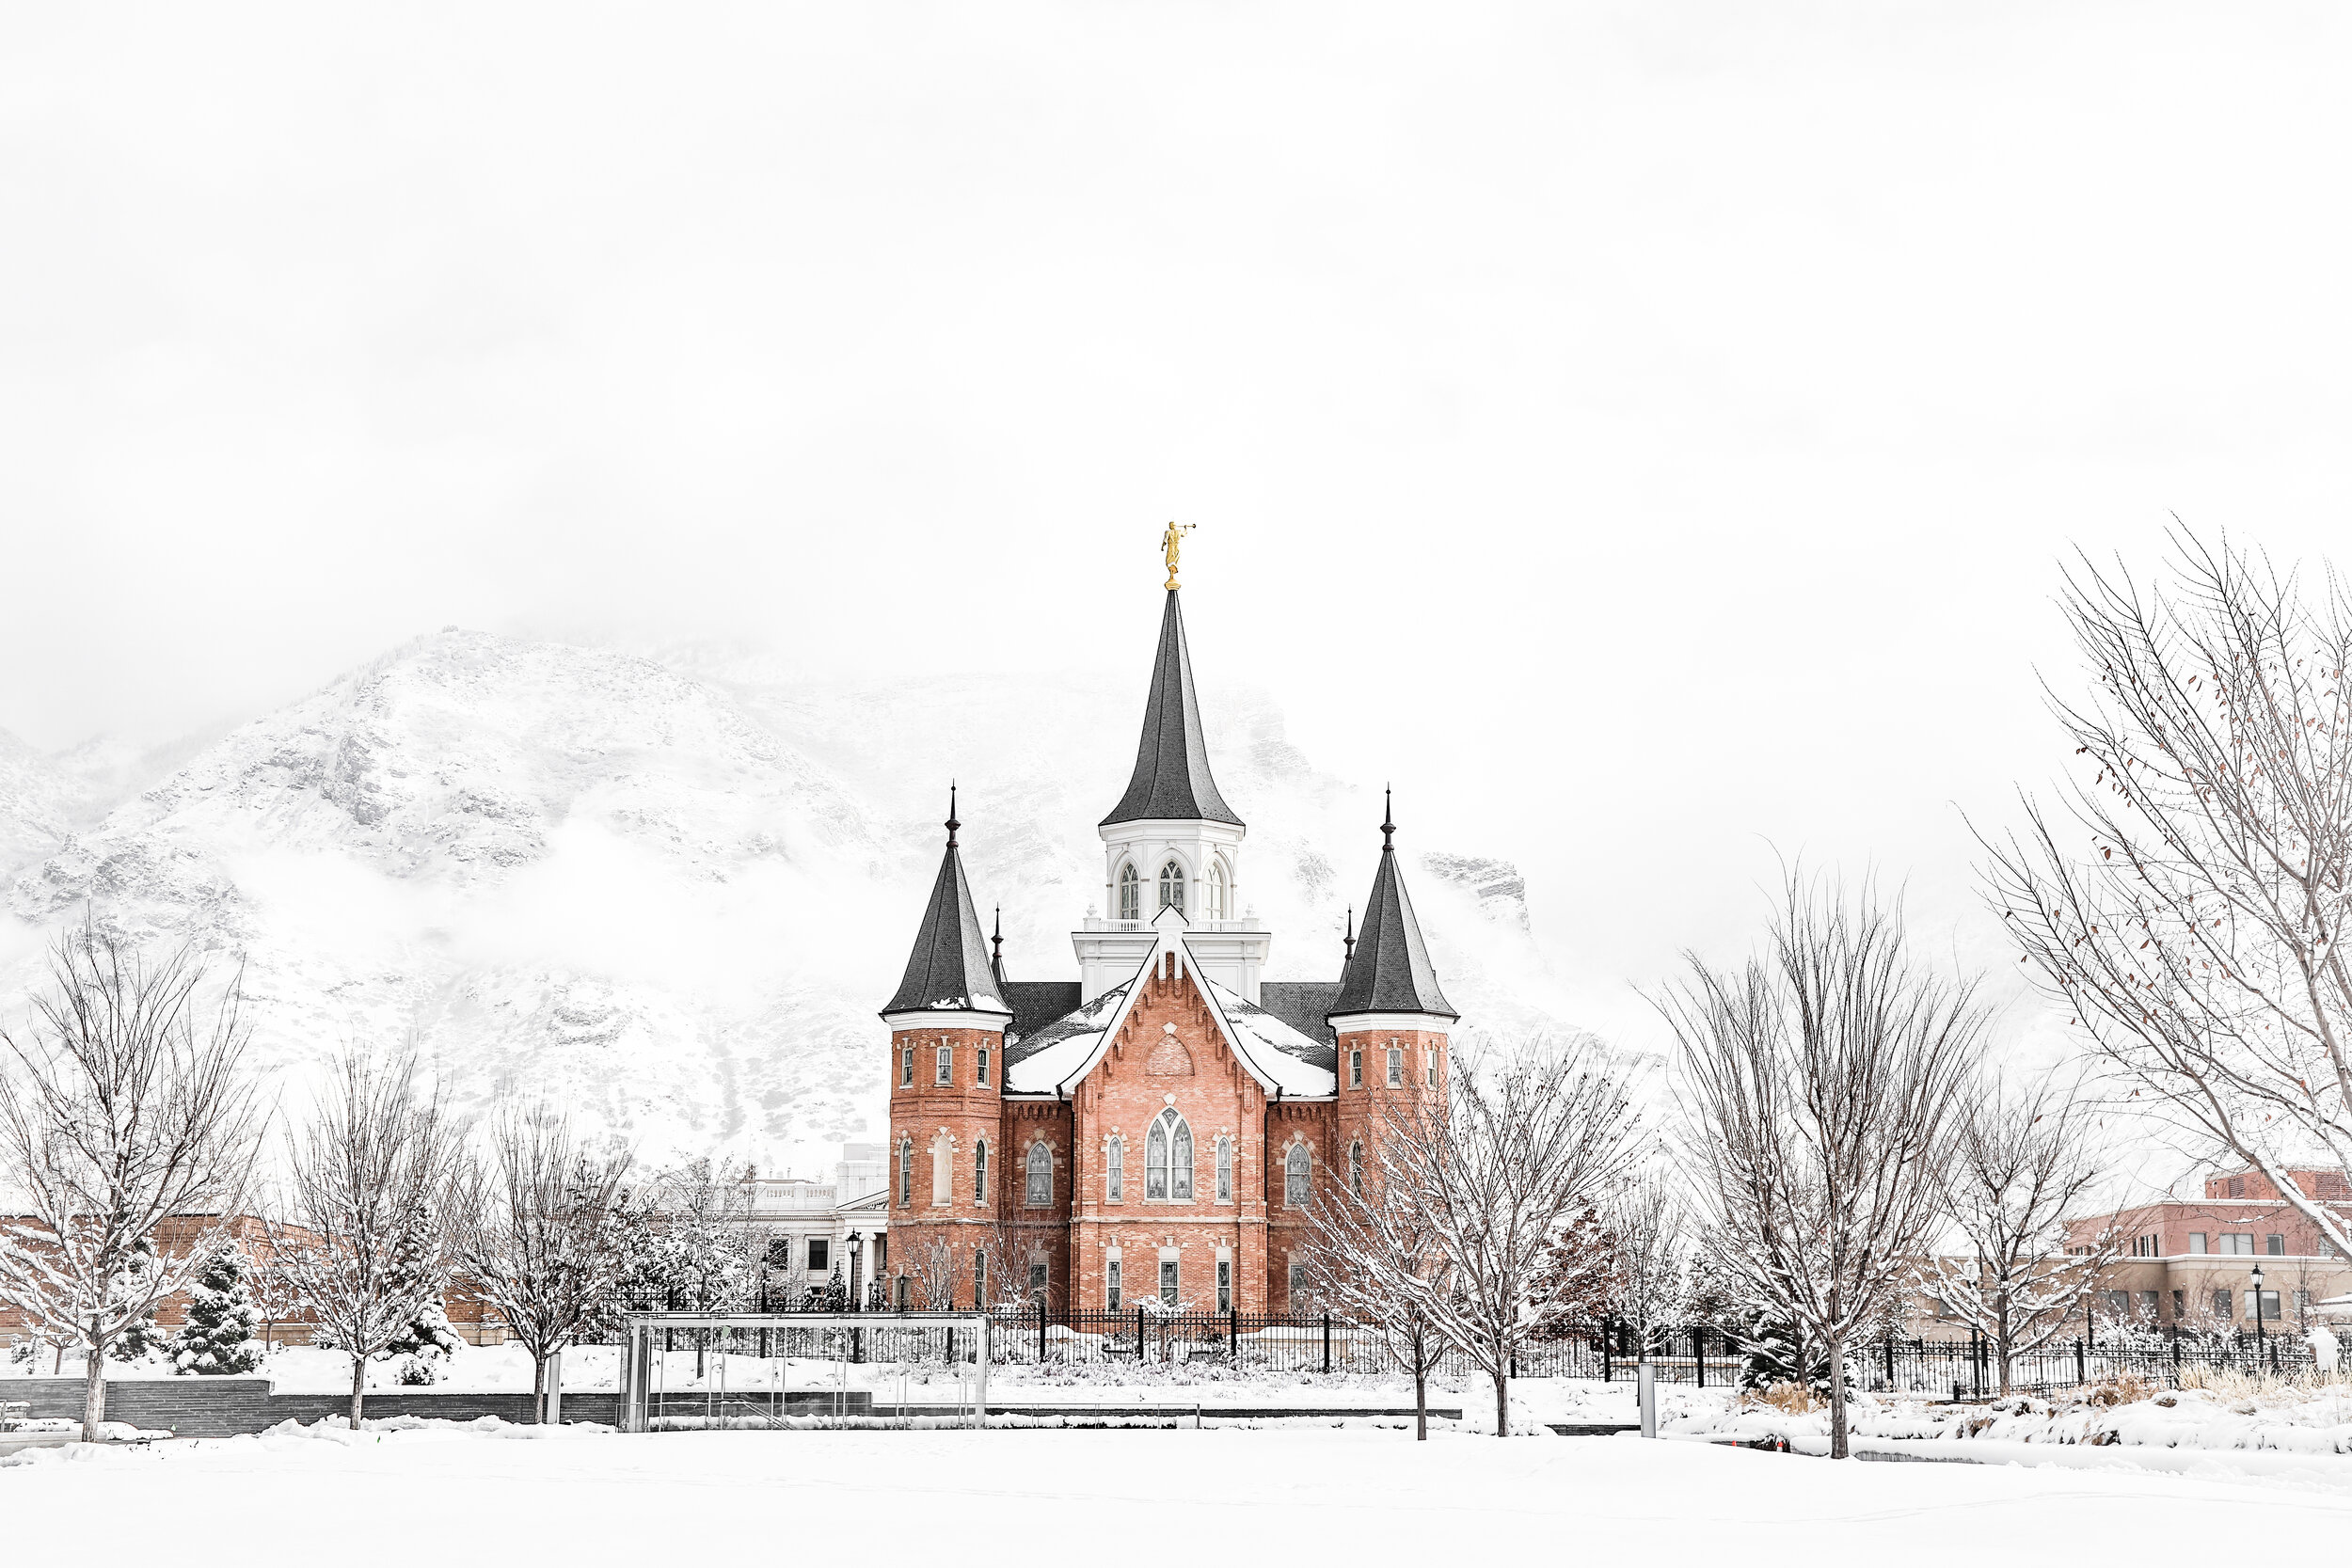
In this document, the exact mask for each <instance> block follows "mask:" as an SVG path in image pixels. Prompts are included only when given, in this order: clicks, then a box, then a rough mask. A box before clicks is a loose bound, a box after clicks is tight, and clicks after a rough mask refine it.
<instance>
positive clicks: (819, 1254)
mask: <svg viewBox="0 0 2352 1568" xmlns="http://www.w3.org/2000/svg"><path fill="white" fill-rule="evenodd" d="M832 1267H833V1243H831V1242H829V1241H827V1240H826V1239H825V1238H824V1237H822V1236H811V1237H810V1238H809V1239H808V1272H809V1273H811V1274H824V1273H826V1272H827V1271H828V1270H830V1269H831V1268H832Z"/></svg>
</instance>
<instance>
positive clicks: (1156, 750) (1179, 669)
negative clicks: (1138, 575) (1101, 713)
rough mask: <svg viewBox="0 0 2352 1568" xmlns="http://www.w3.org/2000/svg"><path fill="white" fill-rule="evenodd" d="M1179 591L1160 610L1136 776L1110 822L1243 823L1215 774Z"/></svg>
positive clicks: (1106, 824) (1107, 819)
mask: <svg viewBox="0 0 2352 1568" xmlns="http://www.w3.org/2000/svg"><path fill="white" fill-rule="evenodd" d="M1177 592H1178V591H1177V590H1176V589H1173V588H1171V589H1169V590H1168V608H1167V609H1166V610H1163V611H1162V612H1161V614H1160V650H1159V654H1158V656H1157V657H1155V658H1154V659H1153V660H1152V695H1151V697H1150V699H1149V700H1148V701H1147V702H1146V703H1145V704H1144V708H1143V739H1142V741H1141V743H1140V744H1138V745H1137V746H1136V772H1135V777H1133V778H1131V779H1129V780H1128V781H1127V793H1126V794H1124V795H1122V796H1120V798H1119V804H1117V805H1116V806H1113V807H1112V808H1111V814H1110V815H1109V816H1105V817H1104V818H1103V824H1102V825H1103V826H1104V827H1105V828H1107V827H1109V826H1110V825H1111V824H1113V823H1115V822H1141V821H1148V820H1157V819H1161V818H1167V819H1170V820H1174V821H1183V822H1202V821H1205V822H1231V823H1232V824H1233V826H1235V827H1237V828H1238V827H1240V826H1241V825H1242V821H1241V818H1240V817H1238V816H1234V815H1233V808H1232V807H1231V806H1229V805H1227V804H1226V803H1225V797H1224V796H1222V795H1219V794H1218V793H1217V792H1216V780H1215V779H1213V778H1211V777H1210V776H1209V749H1208V745H1207V743H1206V742H1205V741H1203V740H1202V738H1201V735H1200V699H1199V698H1197V697H1196V696H1194V694H1193V689H1192V654H1191V651H1190V650H1189V649H1188V648H1187V647H1186V646H1185V644H1184V613H1183V611H1182V610H1179V609H1178V608H1177V598H1176V594H1177Z"/></svg>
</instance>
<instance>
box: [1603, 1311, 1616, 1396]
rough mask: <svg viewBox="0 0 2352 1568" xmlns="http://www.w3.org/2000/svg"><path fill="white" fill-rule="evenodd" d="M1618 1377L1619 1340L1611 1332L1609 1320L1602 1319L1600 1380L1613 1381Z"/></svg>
mask: <svg viewBox="0 0 2352 1568" xmlns="http://www.w3.org/2000/svg"><path fill="white" fill-rule="evenodd" d="M1616 1377H1617V1341H1616V1340H1615V1338H1613V1337H1612V1336H1611V1335H1610V1332H1609V1320H1608V1319H1607V1318H1603V1319H1601V1320H1600V1380H1601V1381H1602V1382H1603V1383H1613V1382H1615V1381H1616Z"/></svg>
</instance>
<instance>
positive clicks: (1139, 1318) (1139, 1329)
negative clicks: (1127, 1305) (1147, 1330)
mask: <svg viewBox="0 0 2352 1568" xmlns="http://www.w3.org/2000/svg"><path fill="white" fill-rule="evenodd" d="M1142 1365H1143V1304H1142V1303H1141V1302H1137V1303H1136V1366H1138V1367H1140V1366H1142Z"/></svg>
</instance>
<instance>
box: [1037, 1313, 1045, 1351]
mask: <svg viewBox="0 0 2352 1568" xmlns="http://www.w3.org/2000/svg"><path fill="white" fill-rule="evenodd" d="M1037 1364H1038V1365H1039V1366H1041V1367H1042V1366H1044V1365H1045V1298H1044V1297H1043V1296H1040V1297H1038V1298H1037Z"/></svg>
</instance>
